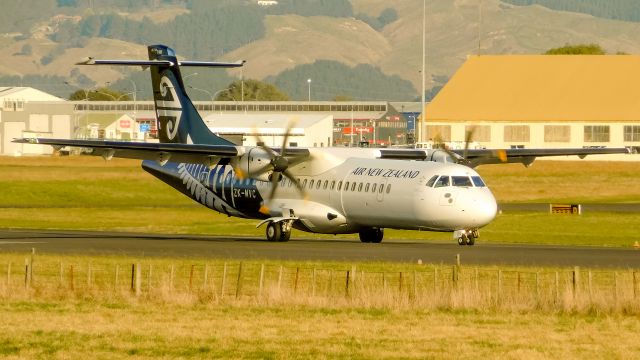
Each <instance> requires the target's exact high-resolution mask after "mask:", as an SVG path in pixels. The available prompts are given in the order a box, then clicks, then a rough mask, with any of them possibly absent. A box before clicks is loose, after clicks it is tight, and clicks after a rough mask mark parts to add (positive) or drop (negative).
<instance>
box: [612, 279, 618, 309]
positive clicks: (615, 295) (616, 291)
mask: <svg viewBox="0 0 640 360" xmlns="http://www.w3.org/2000/svg"><path fill="white" fill-rule="evenodd" d="M613 283H614V284H613V285H614V288H613V296H614V298H615V301H616V305H618V272H617V271H614V272H613Z"/></svg>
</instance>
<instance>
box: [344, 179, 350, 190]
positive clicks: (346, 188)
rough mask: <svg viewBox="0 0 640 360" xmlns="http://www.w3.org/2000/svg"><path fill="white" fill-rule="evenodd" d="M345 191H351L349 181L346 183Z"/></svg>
mask: <svg viewBox="0 0 640 360" xmlns="http://www.w3.org/2000/svg"><path fill="white" fill-rule="evenodd" d="M344 191H349V182H348V181H345V182H344Z"/></svg>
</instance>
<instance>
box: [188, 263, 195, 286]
mask: <svg viewBox="0 0 640 360" xmlns="http://www.w3.org/2000/svg"><path fill="white" fill-rule="evenodd" d="M194 268H195V265H191V270H190V271H189V292H191V290H193V271H194Z"/></svg>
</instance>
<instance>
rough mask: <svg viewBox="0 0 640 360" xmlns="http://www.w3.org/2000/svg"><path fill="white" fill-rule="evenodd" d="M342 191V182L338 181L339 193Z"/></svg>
mask: <svg viewBox="0 0 640 360" xmlns="http://www.w3.org/2000/svg"><path fill="white" fill-rule="evenodd" d="M340 190H342V181H338V191H340Z"/></svg>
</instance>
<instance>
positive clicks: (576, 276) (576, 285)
mask: <svg viewBox="0 0 640 360" xmlns="http://www.w3.org/2000/svg"><path fill="white" fill-rule="evenodd" d="M579 292H580V267H579V266H576V267H574V268H573V298H574V299H577V298H578V296H579Z"/></svg>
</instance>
